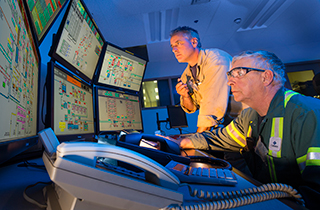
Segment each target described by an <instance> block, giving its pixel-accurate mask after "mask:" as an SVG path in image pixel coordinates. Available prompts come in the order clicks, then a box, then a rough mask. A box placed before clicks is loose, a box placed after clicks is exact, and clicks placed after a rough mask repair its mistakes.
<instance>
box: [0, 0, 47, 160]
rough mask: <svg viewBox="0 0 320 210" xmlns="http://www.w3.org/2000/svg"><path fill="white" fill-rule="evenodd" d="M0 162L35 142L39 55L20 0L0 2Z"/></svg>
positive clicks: (36, 138) (36, 139)
mask: <svg viewBox="0 0 320 210" xmlns="http://www.w3.org/2000/svg"><path fill="white" fill-rule="evenodd" d="M0 9H1V10H0V14H1V20H2V21H0V28H1V33H0V51H1V53H0V72H1V74H0V84H1V85H0V107H1V126H0V163H2V162H4V161H6V160H8V159H9V158H11V157H13V156H15V155H17V154H19V153H21V152H22V151H24V150H26V149H27V148H29V147H31V146H33V145H35V144H36V143H37V141H38V137H37V132H38V131H37V129H38V128H37V123H38V82H39V64H40V63H41V61H40V56H39V51H38V48H37V47H36V44H35V42H34V40H33V37H32V32H31V29H30V27H29V23H28V20H27V17H26V9H25V7H24V4H23V3H22V0H18V1H0Z"/></svg>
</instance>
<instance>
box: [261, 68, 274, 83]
mask: <svg viewBox="0 0 320 210" xmlns="http://www.w3.org/2000/svg"><path fill="white" fill-rule="evenodd" d="M273 77H274V73H273V71H271V70H266V71H265V72H263V83H264V84H265V86H268V85H270V84H271V83H272V82H273Z"/></svg>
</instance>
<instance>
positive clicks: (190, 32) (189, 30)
mask: <svg viewBox="0 0 320 210" xmlns="http://www.w3.org/2000/svg"><path fill="white" fill-rule="evenodd" d="M180 32H182V33H184V34H186V35H187V36H188V37H189V39H190V40H191V39H192V38H197V39H198V45H197V47H198V48H201V42H200V37H199V33H198V31H197V30H195V29H193V28H191V27H189V26H179V27H178V28H176V29H173V30H172V31H171V32H170V37H172V36H173V35H175V34H177V33H180Z"/></svg>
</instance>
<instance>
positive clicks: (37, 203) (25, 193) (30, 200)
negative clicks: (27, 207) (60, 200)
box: [23, 182, 52, 208]
mask: <svg viewBox="0 0 320 210" xmlns="http://www.w3.org/2000/svg"><path fill="white" fill-rule="evenodd" d="M38 184H46V185H49V184H52V182H37V183H35V184H32V185H29V186H27V187H26V189H25V190H24V191H23V197H24V199H25V200H26V201H28V202H29V203H32V204H35V205H37V206H38V207H40V208H47V204H41V203H39V202H38V201H36V200H34V199H32V198H30V197H29V196H28V195H27V189H29V188H31V187H34V186H36V185H38Z"/></svg>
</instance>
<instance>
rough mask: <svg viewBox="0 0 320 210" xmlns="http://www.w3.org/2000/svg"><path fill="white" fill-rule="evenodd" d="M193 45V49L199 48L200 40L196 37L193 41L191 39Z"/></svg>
mask: <svg viewBox="0 0 320 210" xmlns="http://www.w3.org/2000/svg"><path fill="white" fill-rule="evenodd" d="M191 43H192V46H193V47H197V46H198V39H197V38H195V37H194V38H192V39H191Z"/></svg>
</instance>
